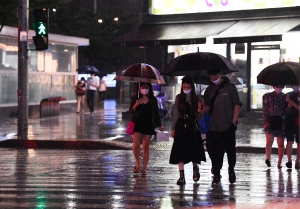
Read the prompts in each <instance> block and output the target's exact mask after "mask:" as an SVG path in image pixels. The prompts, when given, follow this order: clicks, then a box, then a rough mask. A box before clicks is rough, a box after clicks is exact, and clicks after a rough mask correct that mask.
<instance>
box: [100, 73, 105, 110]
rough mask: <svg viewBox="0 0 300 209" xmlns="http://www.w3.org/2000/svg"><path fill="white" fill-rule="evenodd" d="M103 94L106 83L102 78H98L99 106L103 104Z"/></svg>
mask: <svg viewBox="0 0 300 209" xmlns="http://www.w3.org/2000/svg"><path fill="white" fill-rule="evenodd" d="M105 92H106V82H105V80H104V79H103V76H100V80H99V99H100V104H102V103H103V102H104V98H105Z"/></svg>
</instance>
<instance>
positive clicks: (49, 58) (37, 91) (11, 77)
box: [0, 26, 89, 117]
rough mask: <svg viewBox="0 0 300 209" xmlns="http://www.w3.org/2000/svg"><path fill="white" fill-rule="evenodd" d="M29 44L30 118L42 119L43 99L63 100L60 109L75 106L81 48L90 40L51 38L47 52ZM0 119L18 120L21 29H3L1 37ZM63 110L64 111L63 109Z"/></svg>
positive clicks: (52, 36) (59, 36) (30, 35)
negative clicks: (75, 87) (14, 117)
mask: <svg viewBox="0 0 300 209" xmlns="http://www.w3.org/2000/svg"><path fill="white" fill-rule="evenodd" d="M34 35H35V32H34V31H29V40H28V49H29V51H28V105H29V114H30V115H29V116H39V110H38V109H39V104H40V101H41V100H42V99H43V98H48V97H56V96H62V97H65V98H66V99H67V100H66V101H62V102H61V106H62V107H63V106H64V105H66V106H67V105H69V104H74V105H75V102H76V96H75V93H74V82H75V81H77V72H76V69H77V68H78V47H79V46H88V45H89V39H85V38H78V37H70V36H63V35H57V34H49V44H48V49H47V50H45V51H35V50H34V49H35V46H34V44H33V42H32V36H34ZM0 84H1V90H0V110H1V111H0V112H1V113H0V115H1V117H7V116H15V115H16V114H17V109H18V98H17V88H18V29H17V28H12V27H7V26H4V27H3V29H2V31H1V33H0ZM62 109H63V108H62Z"/></svg>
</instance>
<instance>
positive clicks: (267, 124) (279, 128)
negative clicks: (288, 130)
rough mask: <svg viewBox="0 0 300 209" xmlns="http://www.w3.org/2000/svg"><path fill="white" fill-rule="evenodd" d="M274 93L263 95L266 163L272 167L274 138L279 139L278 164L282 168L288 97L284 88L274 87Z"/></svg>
mask: <svg viewBox="0 0 300 209" xmlns="http://www.w3.org/2000/svg"><path fill="white" fill-rule="evenodd" d="M273 88H274V91H273V92H271V93H266V94H264V95H263V107H262V111H263V123H264V131H265V133H266V148H265V152H266V160H265V163H266V164H267V166H268V167H271V162H270V159H271V153H272V145H273V142H274V138H275V137H277V144H278V163H277V167H278V168H281V167H282V166H281V161H282V157H283V153H284V141H283V137H284V135H285V130H284V123H285V120H284V118H285V112H286V108H287V104H286V97H287V96H286V95H285V94H284V93H282V89H283V86H273Z"/></svg>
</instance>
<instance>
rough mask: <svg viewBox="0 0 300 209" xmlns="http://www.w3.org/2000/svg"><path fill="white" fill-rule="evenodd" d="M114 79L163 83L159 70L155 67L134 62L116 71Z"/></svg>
mask: <svg viewBox="0 0 300 209" xmlns="http://www.w3.org/2000/svg"><path fill="white" fill-rule="evenodd" d="M114 80H118V81H129V82H144V83H155V84H165V81H164V79H163V78H162V76H161V75H160V74H159V71H158V70H157V69H156V68H155V67H153V66H151V65H149V64H145V63H135V64H132V65H129V66H126V67H124V68H123V69H122V70H120V71H119V72H118V73H117V75H116V77H115V78H114Z"/></svg>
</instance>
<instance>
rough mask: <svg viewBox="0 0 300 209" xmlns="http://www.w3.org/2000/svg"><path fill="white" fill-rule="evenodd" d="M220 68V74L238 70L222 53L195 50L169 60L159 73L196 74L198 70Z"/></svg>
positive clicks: (198, 72) (174, 74) (172, 74)
mask: <svg viewBox="0 0 300 209" xmlns="http://www.w3.org/2000/svg"><path fill="white" fill-rule="evenodd" d="M213 69H220V70H221V72H222V74H224V75H225V74H229V73H232V72H238V70H237V68H236V67H235V66H234V65H233V64H232V63H231V62H230V60H228V59H227V58H225V57H223V56H222V55H219V54H215V53H211V52H195V53H189V54H185V55H181V56H178V57H176V58H174V59H173V60H171V61H170V62H169V64H168V65H167V66H166V67H165V69H164V70H163V72H162V73H161V75H169V76H182V75H189V76H196V75H200V71H206V70H213Z"/></svg>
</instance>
